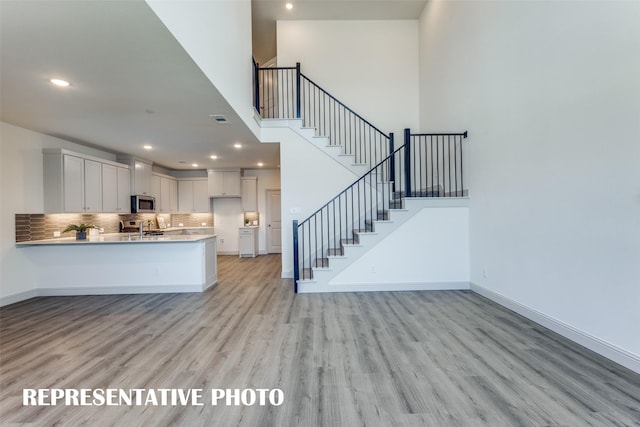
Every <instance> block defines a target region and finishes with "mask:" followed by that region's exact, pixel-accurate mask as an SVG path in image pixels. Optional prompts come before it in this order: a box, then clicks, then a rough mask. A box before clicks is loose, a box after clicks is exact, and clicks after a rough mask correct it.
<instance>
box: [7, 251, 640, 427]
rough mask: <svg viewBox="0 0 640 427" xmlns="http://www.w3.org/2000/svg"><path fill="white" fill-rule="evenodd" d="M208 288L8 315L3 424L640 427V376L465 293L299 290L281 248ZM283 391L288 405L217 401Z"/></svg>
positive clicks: (27, 305)
mask: <svg viewBox="0 0 640 427" xmlns="http://www.w3.org/2000/svg"><path fill="white" fill-rule="evenodd" d="M218 266H219V278H220V283H219V284H218V285H217V286H216V287H214V288H213V289H210V290H208V291H207V292H205V293H202V294H156V295H115V296H82V297H48V298H36V299H32V300H29V301H24V302H21V303H18V304H14V305H11V306H8V307H4V308H2V309H0V424H1V425H2V426H7V425H14V424H15V425H18V424H19V425H36V426H48V425H63V426H76V425H91V426H108V425H116V426H169V425H176V426H349V427H351V426H580V427H582V426H640V400H639V399H640V375H637V374H635V373H633V372H631V371H629V370H627V369H625V368H622V367H620V366H619V365H616V364H614V363H612V362H610V361H608V360H606V359H604V358H602V357H600V356H598V355H596V354H595V353H592V352H590V351H589V350H586V349H584V348H582V347H580V346H579V345H577V344H574V343H572V342H570V341H568V340H566V339H564V338H562V337H560V336H559V335H557V334H555V333H553V332H550V331H548V330H546V329H544V328H543V327H541V326H539V325H536V324H534V323H532V322H530V321H528V320H526V319H524V318H522V317H520V316H518V315H516V314H514V313H512V312H510V311H508V310H506V309H504V308H502V307H500V306H498V305H496V304H494V303H492V302H491V301H488V300H487V299H485V298H483V297H481V296H479V295H477V294H474V293H473V292H469V291H432V292H383V293H347V294H318V295H313V294H305V295H294V294H293V292H292V287H293V285H292V282H291V281H290V280H282V279H280V257H279V256H278V255H267V256H260V257H258V258H255V259H239V258H237V257H231V256H226V257H220V258H219V264H218ZM24 388H76V389H77V388H91V389H97V388H118V389H129V388H146V389H149V388H155V389H158V388H174V389H176V388H178V389H194V388H197V389H204V390H205V405H204V406H176V407H172V406H168V407H148V406H147V407H145V406H111V407H107V406H85V407H68V406H64V405H63V406H48V407H47V406H28V407H23V406H22V390H23V389H24ZM213 388H224V389H227V388H228V389H235V388H238V389H246V388H254V389H256V388H269V389H272V388H280V389H282V390H283V391H284V393H285V397H284V403H283V404H282V405H281V406H257V405H254V406H238V407H236V406H226V405H219V406H213V405H211V404H210V392H208V391H209V390H211V389H213Z"/></svg>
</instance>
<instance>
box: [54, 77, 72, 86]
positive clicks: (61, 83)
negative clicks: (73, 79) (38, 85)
mask: <svg viewBox="0 0 640 427" xmlns="http://www.w3.org/2000/svg"><path fill="white" fill-rule="evenodd" d="M49 81H50V82H51V83H53V84H54V85H56V86H59V87H68V86H71V83H69V82H68V81H65V80H60V79H51V80H49Z"/></svg>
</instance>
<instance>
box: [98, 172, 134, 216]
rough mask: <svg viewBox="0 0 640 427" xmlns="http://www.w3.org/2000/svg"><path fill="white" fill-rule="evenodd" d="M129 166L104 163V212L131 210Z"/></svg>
mask: <svg viewBox="0 0 640 427" xmlns="http://www.w3.org/2000/svg"><path fill="white" fill-rule="evenodd" d="M130 181H131V176H130V174H129V168H126V167H120V166H114V165H111V164H105V163H103V164H102V212H114V213H129V212H131V198H130V197H129V196H130V195H131V188H130V185H131V184H130Z"/></svg>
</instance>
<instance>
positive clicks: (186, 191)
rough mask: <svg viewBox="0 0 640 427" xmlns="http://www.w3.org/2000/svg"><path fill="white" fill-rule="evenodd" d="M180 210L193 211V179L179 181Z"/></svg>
mask: <svg viewBox="0 0 640 427" xmlns="http://www.w3.org/2000/svg"><path fill="white" fill-rule="evenodd" d="M178 212H193V181H178Z"/></svg>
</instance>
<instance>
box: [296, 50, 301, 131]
mask: <svg viewBox="0 0 640 427" xmlns="http://www.w3.org/2000/svg"><path fill="white" fill-rule="evenodd" d="M299 118H300V63H299V62H296V119H299Z"/></svg>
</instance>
